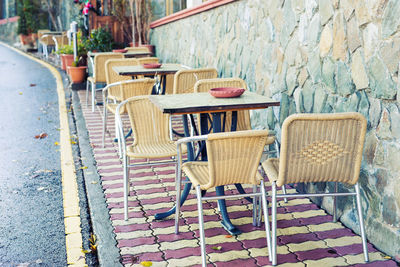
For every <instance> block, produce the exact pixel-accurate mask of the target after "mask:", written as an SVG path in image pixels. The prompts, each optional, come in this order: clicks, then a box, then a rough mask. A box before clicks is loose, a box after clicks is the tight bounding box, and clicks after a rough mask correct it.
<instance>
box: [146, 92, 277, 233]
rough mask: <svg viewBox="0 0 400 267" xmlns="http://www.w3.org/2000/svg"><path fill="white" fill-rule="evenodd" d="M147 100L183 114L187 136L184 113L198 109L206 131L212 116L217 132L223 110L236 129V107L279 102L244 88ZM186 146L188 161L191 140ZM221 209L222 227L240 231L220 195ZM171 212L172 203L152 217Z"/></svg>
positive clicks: (221, 192)
mask: <svg viewBox="0 0 400 267" xmlns="http://www.w3.org/2000/svg"><path fill="white" fill-rule="evenodd" d="M150 101H151V102H152V103H153V104H154V105H156V106H157V107H158V108H159V109H160V110H161V111H162V112H163V113H168V114H171V115H172V114H174V115H179V114H180V115H183V117H184V118H183V128H184V131H185V136H189V126H188V123H187V119H186V116H188V115H190V116H191V119H192V120H193V114H197V113H200V128H201V133H200V134H208V130H209V129H208V116H209V115H210V116H211V118H212V128H213V131H214V132H221V131H222V130H223V126H222V124H223V123H222V124H221V122H222V121H221V118H222V116H223V114H225V112H227V111H232V125H231V130H233V131H234V130H235V129H236V122H237V111H240V110H250V109H264V108H268V107H272V106H279V105H280V102H279V101H276V100H273V99H271V98H269V97H267V96H262V95H259V94H256V93H254V92H250V91H245V92H244V93H243V94H242V95H241V96H239V97H234V98H215V97H213V96H211V95H210V94H209V93H190V94H174V95H151V96H150ZM187 146H188V149H187V151H188V161H193V160H195V158H197V156H196V157H195V155H194V151H193V147H192V145H191V143H188V144H187ZM201 153H202V157H201V158H202V160H207V155H206V150H205V147H203V149H201ZM236 186H237V188H238V190H239V191H242V192H243V191H244V190H243V188H242V187H241V185H236ZM190 189H191V184H190V183H188V184H186V185H185V188H184V190H183V191H182V196H181V205H182V204H183V203H184V202H185V200H186V198H187V196H188V194H189V191H190ZM216 193H217V195H224V188H223V186H219V187H217V188H216ZM218 204H219V207H220V211H221V216H222V221H221V224H222V225H223V227H224V228H225V229H226V230H227V231H228V232H229V233H230V234H232V235H238V234H240V233H241V232H240V230H239V229H238V228H236V227H235V226H234V225H233V224H232V222H231V221H230V219H229V216H228V212H227V209H226V204H225V200H224V199H220V200H218ZM173 213H175V207H173V208H172V209H170V210H169V211H166V212H163V213H158V214H156V215H155V219H157V220H158V219H163V218H165V217H167V216H169V215H171V214H173Z"/></svg>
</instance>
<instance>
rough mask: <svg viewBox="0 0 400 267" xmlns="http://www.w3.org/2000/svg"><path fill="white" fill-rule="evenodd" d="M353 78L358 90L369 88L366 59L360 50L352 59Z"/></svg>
mask: <svg viewBox="0 0 400 267" xmlns="http://www.w3.org/2000/svg"><path fill="white" fill-rule="evenodd" d="M351 77H352V78H353V81H354V84H355V85H356V89H357V90H360V89H365V88H367V87H368V85H369V80H368V75H367V71H366V70H365V64H364V59H363V57H362V54H361V50H360V49H358V50H357V51H356V52H355V53H354V54H353V57H352V59H351Z"/></svg>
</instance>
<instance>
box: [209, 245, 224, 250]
mask: <svg viewBox="0 0 400 267" xmlns="http://www.w3.org/2000/svg"><path fill="white" fill-rule="evenodd" d="M211 248H212V249H213V250H221V249H222V247H221V246H218V247H217V246H214V247H211Z"/></svg>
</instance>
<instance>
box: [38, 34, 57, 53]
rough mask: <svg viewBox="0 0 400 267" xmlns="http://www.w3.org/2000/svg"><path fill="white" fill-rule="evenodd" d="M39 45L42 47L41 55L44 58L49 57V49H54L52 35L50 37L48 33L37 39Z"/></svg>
mask: <svg viewBox="0 0 400 267" xmlns="http://www.w3.org/2000/svg"><path fill="white" fill-rule="evenodd" d="M39 43H40V44H41V45H42V47H43V55H44V56H45V57H46V58H48V57H49V49H52V48H54V47H55V43H54V40H53V35H51V34H50V33H47V34H46V33H45V34H43V35H42V36H41V37H40V39H39Z"/></svg>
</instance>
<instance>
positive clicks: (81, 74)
mask: <svg viewBox="0 0 400 267" xmlns="http://www.w3.org/2000/svg"><path fill="white" fill-rule="evenodd" d="M86 68H87V67H86V66H83V67H72V66H68V67H67V70H68V74H69V77H70V79H71V81H72V83H82V82H83V81H84V80H85V76H86Z"/></svg>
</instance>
